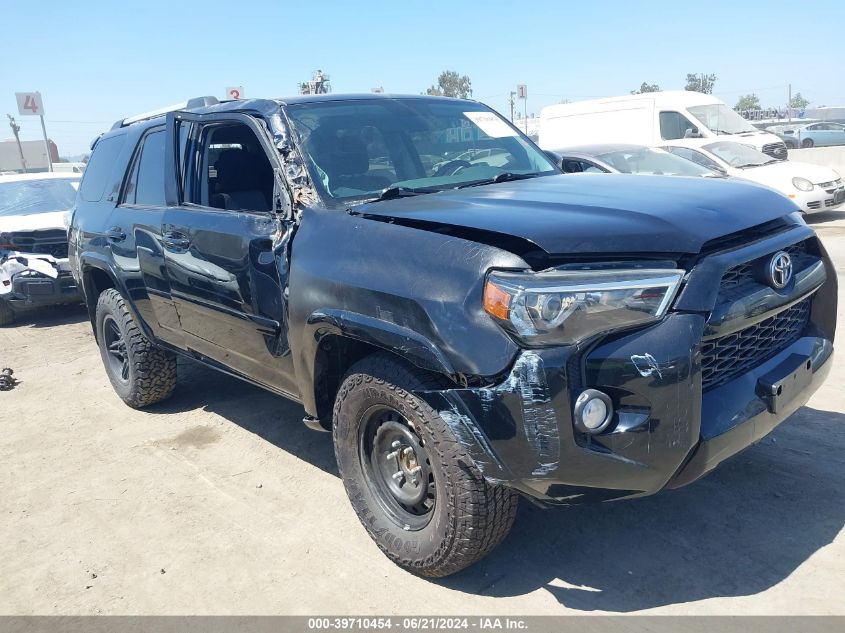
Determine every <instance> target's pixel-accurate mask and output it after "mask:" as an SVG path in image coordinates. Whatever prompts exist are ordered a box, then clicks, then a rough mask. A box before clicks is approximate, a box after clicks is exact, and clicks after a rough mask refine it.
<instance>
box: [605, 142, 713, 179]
mask: <svg viewBox="0 0 845 633" xmlns="http://www.w3.org/2000/svg"><path fill="white" fill-rule="evenodd" d="M597 158H599V159H600V160H602V161H604V162H605V163H607V164H608V165H610V166H611V167H613V168H614V169H616V170H617V171H621V172H622V173H624V174H652V175H665V176H703V177H706V178H712V177H714V176H718V174H717V173H715V172H713V171H711V170H710V169H706V168H705V167H701V166H700V165H696V164H695V163H693V162H690V161H688V160H686V159H684V158H681V157H680V156H675V155H674V154H670V153H669V152H666V151H664V150H662V149H651V148H647V147H643V148H638V149H635V150H620V151H616V152H607V153H605V154H599V155H598V156H597Z"/></svg>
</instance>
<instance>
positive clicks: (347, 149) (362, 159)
mask: <svg viewBox="0 0 845 633" xmlns="http://www.w3.org/2000/svg"><path fill="white" fill-rule="evenodd" d="M308 143H309V146H310V147H311V153H312V156H319V157H320V164H319V165H318V166H319V168H320V169H321V170H322V171H323V172H324V173H325V174H326V176H327V177H328V186H329V188H330V189H331V190H332V191H333V192H338V191H339V190H341V189H350V190H355V191H361V192H372V191H379V190H381V189H385V188H386V187H389V186H390V185H391V182H392V180H391V178H390V177H388V176H387V175H383V174H379V173H373V171H371V164H370V163H371V161H370V152H369V151H368V149H367V143H366V142H365V141H364V139H363V138H361V135H360V134H356V133H354V132H352V131H349V130H343V129H341V128H339V127H336V126H335V125H332V124H328V123H324V124H323V125H321V126H320V127H319V128H317V129H316V130H314V132H313V133H312V134H311V136H310V138H309V139H308Z"/></svg>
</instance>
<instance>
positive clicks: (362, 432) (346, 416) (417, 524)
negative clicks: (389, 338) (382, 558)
mask: <svg viewBox="0 0 845 633" xmlns="http://www.w3.org/2000/svg"><path fill="white" fill-rule="evenodd" d="M439 386H440V384H439V383H438V381H437V380H436V379H433V378H432V377H430V376H429V375H427V374H424V373H422V372H418V371H416V370H414V369H413V368H411V367H409V366H407V365H405V364H404V363H402V362H401V361H399V360H398V359H395V358H394V357H392V356H391V355H389V354H381V353H380V354H375V355H373V356H369V357H367V358H365V359H364V360H362V361H360V362H359V363H357V364H356V365H355V366H354V367H353V368H352V369H351V370H350V371H349V373H348V374H347V377H346V379H345V380H344V381H343V384H342V385H341V387H340V391H339V393H338V395H337V399H336V400H335V406H334V423H333V438H334V447H335V455H336V456H337V463H338V468H339V470H340V475H341V478H342V480H343V484H344V486H345V488H346V493H347V495H348V496H349V500H350V502H351V503H352V507H353V508H354V509H355V512H356V513H357V515H358V518H359V519H360V521H361V523H362V524H363V525H364V527H365V528H366V530H367V532H368V533H369V535H370V537H371V538H372V539H373V540H374V541H375V542H376V544H377V545H378V546H379V548H380V549H381V550H382V551H383V552H384V553H385V554H386V555H387V557H388V558H390V559H391V560H392V561H393V562H394V563H396V564H397V565H399V566H400V567H403V568H405V569H407V570H408V571H411V572H413V573H415V574H418V575H420V576H427V577H443V576H448V575H450V574H454V573H455V572H458V571H460V570H461V569H464V568H465V567H468V566H469V565H472V564H473V563H475V562H476V561H478V560H479V559H481V558H482V557H484V556H485V555H486V554H488V553H489V552H490V551H491V550H492V549H494V548H495V547H496V546H497V545H498V544H499V543H501V541H502V540H503V539H504V538H505V536H507V534H508V532H509V531H510V529H511V526H512V525H513V521H514V518H515V516H516V509H517V502H518V496H517V495H516V493H514V492H513V490H511V489H509V488H505V487H501V486H491V485H490V484H488V483H487V482H486V481H485V479H484V477H483V476H482V475H481V473H480V472H479V471H478V470H477V469H476V467H475V465H474V464H473V462H472V460H471V459H470V458H469V456H468V455H467V454H466V452H465V451H464V448H463V446H461V444H460V443H459V442H458V441H457V440H456V439H455V436H454V435H453V434H452V431H451V429H450V428H449V426H448V425H447V424H446V422H445V421H444V420H443V419H442V418H441V417H440V416H439V415H438V413H437V412H436V411H435V410H434V409H432V408H431V407H430V406H428V404H426V403H425V402H424V401H423V400H421V399H420V398H418V397H416V396H415V395H413V392H414V391H416V390H424V389H432V388H437V387H439ZM415 471H416V472H415Z"/></svg>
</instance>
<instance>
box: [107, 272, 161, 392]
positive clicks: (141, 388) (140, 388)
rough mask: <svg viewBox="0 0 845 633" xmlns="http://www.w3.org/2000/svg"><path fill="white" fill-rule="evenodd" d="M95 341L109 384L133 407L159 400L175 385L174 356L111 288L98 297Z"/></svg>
mask: <svg viewBox="0 0 845 633" xmlns="http://www.w3.org/2000/svg"><path fill="white" fill-rule="evenodd" d="M96 328H97V342H98V343H99V346H100V356H101V357H102V359H103V365H105V368H106V373H107V374H108V377H109V381H111V384H112V387H114V390H115V391H116V392H117V395H118V396H120V398H121V400H123V401H124V402H125V403H126V404H128V405H129V406H130V407H132V408H133V409H140V408H142V407H146V406H149V405H151V404H155V403H156V402H161V401H162V400H164V399H166V398H169V397H170V395H171V394H172V393H173V390H174V389H175V388H176V356H175V355H174V354H173V352H169V351H167V350H164V349H161V348H160V347H157V346H156V345H154V344H153V343H152V342H151V341H150V340H149V339H148V338H147V337H146V336H144V333H143V332H142V331H141V328H139V327H138V324H137V323H136V322H135V319H133V318H132V314H131V313H130V312H129V310H128V308H127V307H126V302H125V301H124V299H123V297H122V296H121V295H120V293H119V292H118V291H117V290H115V289H114V288H109V289H108V290H105V291H104V292H103V293H102V294H101V295H100V298H99V300H98V301H97V316H96Z"/></svg>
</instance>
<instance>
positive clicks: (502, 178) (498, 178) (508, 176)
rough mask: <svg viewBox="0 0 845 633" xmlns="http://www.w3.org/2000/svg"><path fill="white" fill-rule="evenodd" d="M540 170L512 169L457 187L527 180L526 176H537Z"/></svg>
mask: <svg viewBox="0 0 845 633" xmlns="http://www.w3.org/2000/svg"><path fill="white" fill-rule="evenodd" d="M539 175H540V172H538V171H535V172H531V173H528V174H517V173H514V172H512V171H506V172H502V173H501V174H496V175H495V176H493V177H492V178H484V179H483V180H473V181H472V182H467V183H464V184H462V185H458V186H457V187H455V189H465V188H467V187H480V186H481V185H494V184H496V183H498V182H509V181H511V180H525V179H526V178H536V177H537V176H539Z"/></svg>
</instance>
